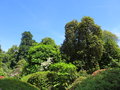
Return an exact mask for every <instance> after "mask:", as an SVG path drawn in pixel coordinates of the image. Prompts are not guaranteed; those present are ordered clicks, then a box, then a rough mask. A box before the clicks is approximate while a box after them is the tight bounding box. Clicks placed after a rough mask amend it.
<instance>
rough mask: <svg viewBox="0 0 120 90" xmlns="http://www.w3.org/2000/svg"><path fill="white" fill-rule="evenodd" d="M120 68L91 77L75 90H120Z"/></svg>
mask: <svg viewBox="0 0 120 90" xmlns="http://www.w3.org/2000/svg"><path fill="white" fill-rule="evenodd" d="M119 89H120V68H118V69H109V70H106V71H103V72H101V73H99V74H97V75H96V76H90V77H88V78H87V79H85V80H84V81H83V82H81V83H80V84H78V85H77V87H76V88H75V90H119Z"/></svg>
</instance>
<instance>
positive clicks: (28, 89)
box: [0, 79, 39, 90]
mask: <svg viewBox="0 0 120 90" xmlns="http://www.w3.org/2000/svg"><path fill="white" fill-rule="evenodd" d="M0 89H1V90H39V89H38V88H36V87H35V86H32V85H30V84H28V83H25V82H22V81H19V80H15V79H0Z"/></svg>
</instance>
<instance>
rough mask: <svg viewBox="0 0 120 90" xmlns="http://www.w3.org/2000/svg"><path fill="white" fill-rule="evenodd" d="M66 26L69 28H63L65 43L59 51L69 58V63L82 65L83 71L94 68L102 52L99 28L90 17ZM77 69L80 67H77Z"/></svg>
mask: <svg viewBox="0 0 120 90" xmlns="http://www.w3.org/2000/svg"><path fill="white" fill-rule="evenodd" d="M66 26H69V28H65V30H66V32H65V41H64V43H63V45H62V47H61V51H62V52H63V53H64V54H66V55H68V56H69V57H70V62H72V63H75V64H81V65H83V64H84V66H83V67H82V68H83V69H85V70H91V69H94V68H96V66H97V65H98V60H100V59H101V56H102V51H103V44H102V41H101V37H102V30H101V28H100V26H98V25H96V24H95V23H94V20H93V19H92V18H91V17H83V18H82V20H81V22H79V23H78V22H77V21H72V22H70V23H68V24H67V25H66ZM66 49H67V51H66ZM78 68H79V69H80V68H81V66H80V65H78Z"/></svg>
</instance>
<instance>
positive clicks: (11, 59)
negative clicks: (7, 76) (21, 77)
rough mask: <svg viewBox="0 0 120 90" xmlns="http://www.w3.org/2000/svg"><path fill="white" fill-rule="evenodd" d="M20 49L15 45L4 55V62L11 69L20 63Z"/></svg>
mask: <svg viewBox="0 0 120 90" xmlns="http://www.w3.org/2000/svg"><path fill="white" fill-rule="evenodd" d="M18 50H19V48H18V47H17V46H16V45H13V46H12V47H11V48H10V49H9V50H8V51H7V52H6V53H5V55H4V59H3V62H4V63H6V64H7V65H8V67H9V68H14V67H15V66H16V64H17V62H18V60H17V55H18Z"/></svg>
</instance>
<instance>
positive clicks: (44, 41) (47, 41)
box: [41, 37, 56, 46]
mask: <svg viewBox="0 0 120 90" xmlns="http://www.w3.org/2000/svg"><path fill="white" fill-rule="evenodd" d="M41 44H45V45H52V46H55V45H56V44H55V41H54V40H53V39H52V38H50V37H46V38H43V39H42V41H41Z"/></svg>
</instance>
